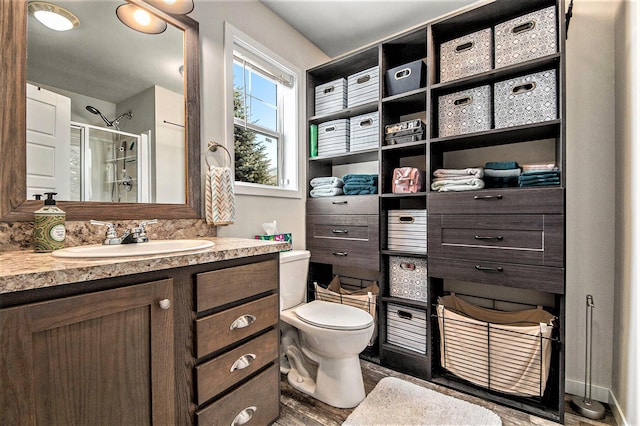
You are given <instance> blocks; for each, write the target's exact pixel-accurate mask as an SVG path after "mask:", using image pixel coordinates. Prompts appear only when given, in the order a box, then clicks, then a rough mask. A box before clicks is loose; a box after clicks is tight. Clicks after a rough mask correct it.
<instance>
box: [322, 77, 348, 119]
mask: <svg viewBox="0 0 640 426" xmlns="http://www.w3.org/2000/svg"><path fill="white" fill-rule="evenodd" d="M315 92H316V93H315V95H316V103H315V115H324V114H330V113H332V112H336V111H340V110H343V109H345V108H346V107H347V79H346V78H339V79H337V80H333V81H330V82H328V83H325V84H321V85H319V86H316V89H315Z"/></svg>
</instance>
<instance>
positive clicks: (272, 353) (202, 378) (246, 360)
mask: <svg viewBox="0 0 640 426" xmlns="http://www.w3.org/2000/svg"><path fill="white" fill-rule="evenodd" d="M278 342H279V337H278V330H276V329H273V330H271V331H268V332H267V333H265V334H262V335H260V336H258V337H256V338H255V339H253V340H251V341H249V342H247V343H245V344H244V345H242V346H239V347H237V348H235V349H233V350H231V351H229V352H226V353H224V354H223V355H220V356H219V357H217V358H214V359H212V360H211V361H207V362H206V363H204V364H202V365H198V366H197V367H196V380H197V386H198V404H202V403H204V402H205V401H207V400H209V399H211V398H213V397H214V396H216V395H218V394H220V393H221V392H224V391H225V390H227V389H228V388H230V387H231V386H232V385H234V384H236V383H238V382H239V381H241V380H243V379H245V378H247V377H249V376H251V375H252V374H254V373H255V372H256V371H258V370H260V369H261V368H262V367H264V366H266V365H267V364H269V363H270V362H273V361H275V360H276V359H277V358H278Z"/></svg>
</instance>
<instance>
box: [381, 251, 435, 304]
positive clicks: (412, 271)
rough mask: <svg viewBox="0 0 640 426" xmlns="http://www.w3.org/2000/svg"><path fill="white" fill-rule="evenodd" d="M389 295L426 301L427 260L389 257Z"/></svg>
mask: <svg viewBox="0 0 640 426" xmlns="http://www.w3.org/2000/svg"><path fill="white" fill-rule="evenodd" d="M389 293H390V294H391V296H394V297H402V298H404V299H411V300H419V301H420V302H426V301H427V259H421V258H417V257H405V256H389Z"/></svg>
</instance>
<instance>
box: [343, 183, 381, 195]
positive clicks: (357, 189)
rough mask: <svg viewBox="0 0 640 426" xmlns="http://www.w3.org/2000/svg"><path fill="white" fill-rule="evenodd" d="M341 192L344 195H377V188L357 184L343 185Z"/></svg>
mask: <svg viewBox="0 0 640 426" xmlns="http://www.w3.org/2000/svg"><path fill="white" fill-rule="evenodd" d="M342 190H343V191H344V195H365V194H377V193H378V187H377V186H376V185H366V184H358V183H353V184H352V183H345V184H344V187H343V188H342Z"/></svg>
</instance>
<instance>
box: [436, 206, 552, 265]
mask: <svg viewBox="0 0 640 426" xmlns="http://www.w3.org/2000/svg"><path fill="white" fill-rule="evenodd" d="M428 223H429V249H428V252H429V255H430V256H436V257H455V258H462V259H475V260H488V261H503V262H509V263H524V264H528V265H540V266H554V267H562V266H564V251H563V246H564V232H563V226H564V216H562V215H430V216H429V220H428Z"/></svg>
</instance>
